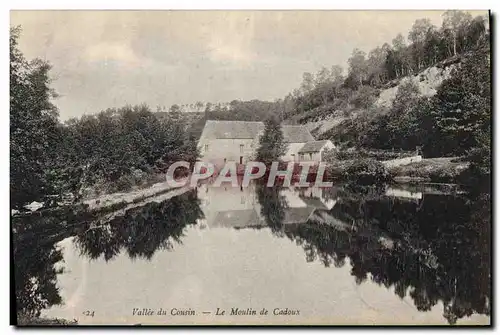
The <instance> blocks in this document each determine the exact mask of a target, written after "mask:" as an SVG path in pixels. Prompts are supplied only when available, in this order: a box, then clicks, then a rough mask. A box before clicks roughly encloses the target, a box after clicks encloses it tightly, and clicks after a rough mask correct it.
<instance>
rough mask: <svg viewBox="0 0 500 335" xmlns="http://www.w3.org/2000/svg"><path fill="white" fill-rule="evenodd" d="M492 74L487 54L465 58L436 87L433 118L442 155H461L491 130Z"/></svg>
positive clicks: (482, 53) (477, 54) (482, 52)
mask: <svg viewBox="0 0 500 335" xmlns="http://www.w3.org/2000/svg"><path fill="white" fill-rule="evenodd" d="M490 77H491V73H490V59H489V53H488V51H481V52H476V53H475V54H474V55H473V56H472V57H469V58H467V59H466V60H465V61H464V62H463V63H462V64H461V66H460V67H459V68H458V69H455V70H454V71H453V73H452V75H451V77H450V78H449V79H447V80H445V81H444V82H443V83H442V84H441V86H440V87H439V88H438V91H437V93H436V95H435V96H434V98H433V105H434V108H433V110H434V113H433V115H434V118H435V122H436V125H435V126H436V128H437V129H438V131H439V133H440V135H441V136H442V139H443V141H445V143H446V144H447V147H446V148H445V149H444V150H445V151H444V152H443V154H447V155H454V154H459V155H460V154H464V153H465V152H466V151H467V150H469V149H472V148H474V147H477V146H478V145H479V144H480V143H481V140H480V136H482V134H484V133H487V134H489V132H490V128H491V121H490V120H491V100H490V99H491V78H490Z"/></svg>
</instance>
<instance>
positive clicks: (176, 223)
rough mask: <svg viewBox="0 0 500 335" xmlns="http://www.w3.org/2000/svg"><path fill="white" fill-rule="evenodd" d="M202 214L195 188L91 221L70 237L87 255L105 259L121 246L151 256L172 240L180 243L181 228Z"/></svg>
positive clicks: (137, 254) (130, 253) (170, 245)
mask: <svg viewBox="0 0 500 335" xmlns="http://www.w3.org/2000/svg"><path fill="white" fill-rule="evenodd" d="M202 217H203V212H202V211H201V209H200V207H199V201H198V198H197V196H196V192H195V191H190V192H187V193H184V194H183V195H180V196H177V197H174V198H172V199H169V200H166V201H163V202H160V203H157V202H150V203H148V204H147V205H145V206H143V207H138V208H132V209H129V210H127V211H125V213H124V214H123V215H113V218H112V219H109V220H107V221H105V222H102V221H97V222H92V223H91V224H89V225H88V226H87V227H86V229H85V230H84V231H83V232H82V233H79V234H78V235H76V237H75V239H74V241H75V243H76V245H77V246H78V248H79V250H80V251H81V253H82V254H83V255H85V256H87V257H89V258H91V259H97V258H99V257H101V256H103V257H104V259H105V260H106V261H109V260H111V259H113V258H114V257H115V256H116V255H118V254H119V253H120V252H121V251H122V250H125V251H126V252H127V254H128V256H129V257H131V258H136V257H140V258H145V259H151V258H152V257H153V255H154V254H155V252H157V251H158V250H164V249H167V250H170V249H172V248H173V245H174V243H181V242H182V241H181V238H182V236H183V232H184V228H185V227H186V226H188V225H192V224H195V223H196V222H197V220H198V219H200V218H202Z"/></svg>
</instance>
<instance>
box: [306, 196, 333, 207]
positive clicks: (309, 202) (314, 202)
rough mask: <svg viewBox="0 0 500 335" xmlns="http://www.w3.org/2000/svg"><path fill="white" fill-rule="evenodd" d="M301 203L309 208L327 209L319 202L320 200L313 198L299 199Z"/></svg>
mask: <svg viewBox="0 0 500 335" xmlns="http://www.w3.org/2000/svg"><path fill="white" fill-rule="evenodd" d="M300 199H301V200H302V201H304V202H305V203H306V205H307V206H309V207H314V208H319V209H328V207H327V206H326V205H325V204H324V203H323V201H321V199H320V198H315V197H300Z"/></svg>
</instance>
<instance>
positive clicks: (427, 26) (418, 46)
mask: <svg viewBox="0 0 500 335" xmlns="http://www.w3.org/2000/svg"><path fill="white" fill-rule="evenodd" d="M432 29H433V25H432V24H431V21H430V20H429V19H419V20H416V21H415V23H414V24H413V27H412V29H411V31H410V33H409V34H408V39H409V40H410V41H411V42H412V48H413V56H414V59H415V65H416V67H417V70H419V69H420V68H422V66H423V65H424V64H423V60H424V57H425V49H424V46H425V39H426V37H427V33H428V32H429V31H430V30H432Z"/></svg>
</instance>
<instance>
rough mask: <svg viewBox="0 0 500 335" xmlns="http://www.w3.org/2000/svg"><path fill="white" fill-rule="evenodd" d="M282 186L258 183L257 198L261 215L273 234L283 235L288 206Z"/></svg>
mask: <svg viewBox="0 0 500 335" xmlns="http://www.w3.org/2000/svg"><path fill="white" fill-rule="evenodd" d="M280 190H281V188H279V187H276V186H273V187H267V186H266V185H265V184H257V185H256V191H257V199H258V201H259V204H260V206H261V209H260V215H261V216H262V217H263V218H264V220H265V222H266V224H267V225H268V226H269V227H270V228H271V231H272V232H273V234H276V235H279V236H281V235H282V228H283V220H284V219H285V210H286V208H287V201H286V198H285V197H284V196H283V195H281V194H280Z"/></svg>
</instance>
